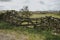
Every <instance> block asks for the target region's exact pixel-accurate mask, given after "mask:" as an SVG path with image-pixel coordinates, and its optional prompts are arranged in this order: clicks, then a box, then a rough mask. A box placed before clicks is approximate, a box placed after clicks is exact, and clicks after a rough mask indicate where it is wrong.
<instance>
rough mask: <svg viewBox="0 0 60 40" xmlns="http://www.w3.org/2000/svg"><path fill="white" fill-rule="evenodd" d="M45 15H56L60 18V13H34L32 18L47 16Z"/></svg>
mask: <svg viewBox="0 0 60 40" xmlns="http://www.w3.org/2000/svg"><path fill="white" fill-rule="evenodd" d="M45 16H52V17H56V18H60V15H59V14H48V13H46V14H33V15H32V16H31V18H40V17H45Z"/></svg>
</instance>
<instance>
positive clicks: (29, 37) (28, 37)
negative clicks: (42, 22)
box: [0, 14, 60, 40]
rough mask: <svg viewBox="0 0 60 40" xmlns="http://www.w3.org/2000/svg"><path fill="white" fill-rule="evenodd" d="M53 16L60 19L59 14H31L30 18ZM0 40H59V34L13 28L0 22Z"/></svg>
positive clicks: (20, 27)
mask: <svg viewBox="0 0 60 40" xmlns="http://www.w3.org/2000/svg"><path fill="white" fill-rule="evenodd" d="M45 16H53V17H55V18H60V15H59V14H33V15H32V16H31V18H40V17H45ZM0 40H60V34H56V35H55V34H54V33H53V32H52V31H49V30H48V31H47V30H44V31H43V30H40V31H38V30H36V29H33V28H26V27H22V26H14V25H11V24H9V23H6V22H3V21H0Z"/></svg>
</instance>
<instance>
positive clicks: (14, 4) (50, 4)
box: [0, 0, 60, 11]
mask: <svg viewBox="0 0 60 40" xmlns="http://www.w3.org/2000/svg"><path fill="white" fill-rule="evenodd" d="M24 6H28V7H29V10H31V11H49V10H53V11H59V10H60V0H0V10H20V9H22V8H23V7H24Z"/></svg>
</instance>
